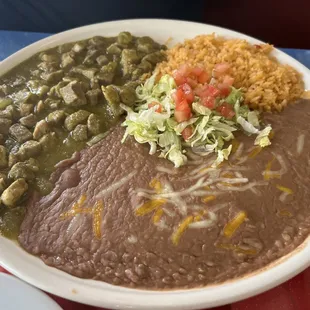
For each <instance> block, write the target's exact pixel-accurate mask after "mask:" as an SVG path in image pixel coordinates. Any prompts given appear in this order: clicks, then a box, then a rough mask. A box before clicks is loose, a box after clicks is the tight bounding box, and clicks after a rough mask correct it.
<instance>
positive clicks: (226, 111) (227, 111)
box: [216, 102, 235, 119]
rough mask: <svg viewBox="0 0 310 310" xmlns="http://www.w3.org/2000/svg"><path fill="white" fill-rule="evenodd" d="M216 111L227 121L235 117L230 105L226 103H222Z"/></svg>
mask: <svg viewBox="0 0 310 310" xmlns="http://www.w3.org/2000/svg"><path fill="white" fill-rule="evenodd" d="M216 110H217V111H218V112H219V113H221V115H222V116H224V117H225V118H228V119H232V118H233V117H234V116H235V112H234V110H233V107H232V105H230V104H229V103H227V102H223V103H222V104H221V105H220V106H219V107H218V108H217V109H216Z"/></svg>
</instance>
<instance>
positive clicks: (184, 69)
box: [178, 64, 192, 77]
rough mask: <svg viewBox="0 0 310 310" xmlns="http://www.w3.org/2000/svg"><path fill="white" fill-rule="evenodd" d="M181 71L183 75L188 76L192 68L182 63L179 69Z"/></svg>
mask: <svg viewBox="0 0 310 310" xmlns="http://www.w3.org/2000/svg"><path fill="white" fill-rule="evenodd" d="M178 71H179V73H180V74H181V75H183V76H184V77H187V76H189V75H190V73H191V71H192V69H191V67H190V66H189V65H187V64H184V65H181V66H180V68H179V69H178Z"/></svg>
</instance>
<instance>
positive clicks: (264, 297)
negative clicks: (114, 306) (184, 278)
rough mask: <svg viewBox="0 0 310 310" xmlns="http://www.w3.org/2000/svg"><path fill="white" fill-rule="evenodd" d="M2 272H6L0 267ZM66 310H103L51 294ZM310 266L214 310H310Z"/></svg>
mask: <svg viewBox="0 0 310 310" xmlns="http://www.w3.org/2000/svg"><path fill="white" fill-rule="evenodd" d="M0 272H6V270H4V269H3V268H1V267H0ZM51 297H52V298H53V299H54V300H55V301H56V302H58V303H59V305H60V306H61V307H62V308H63V309H64V310H103V308H96V307H91V306H85V305H82V304H78V303H75V302H72V301H69V300H65V299H63V298H59V297H56V296H53V295H51ZM309 309H310V268H308V269H307V270H306V271H304V272H303V273H301V274H299V275H298V276H296V277H295V278H293V279H291V280H290V281H287V282H286V283H284V284H282V285H280V286H278V287H276V288H274V289H272V290H270V291H268V292H266V293H264V294H261V295H258V296H256V297H252V298H250V299H247V300H244V301H240V302H237V303H235V304H232V305H227V306H222V307H217V308H213V310H309Z"/></svg>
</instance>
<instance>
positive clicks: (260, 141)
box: [254, 125, 272, 147]
mask: <svg viewBox="0 0 310 310" xmlns="http://www.w3.org/2000/svg"><path fill="white" fill-rule="evenodd" d="M271 130H272V128H271V126H270V125H268V126H267V127H265V128H264V129H263V130H261V131H260V132H259V134H258V136H257V137H256V139H255V141H254V145H259V146H261V147H266V146H268V145H270V144H271V142H270V139H269V134H270V132H271Z"/></svg>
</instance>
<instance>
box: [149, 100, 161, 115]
mask: <svg viewBox="0 0 310 310" xmlns="http://www.w3.org/2000/svg"><path fill="white" fill-rule="evenodd" d="M156 105H158V108H157V109H156V110H155V112H157V113H161V112H162V111H163V107H162V105H161V104H160V103H159V102H156V101H153V102H151V103H149V104H148V107H149V108H152V107H155V106H156Z"/></svg>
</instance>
